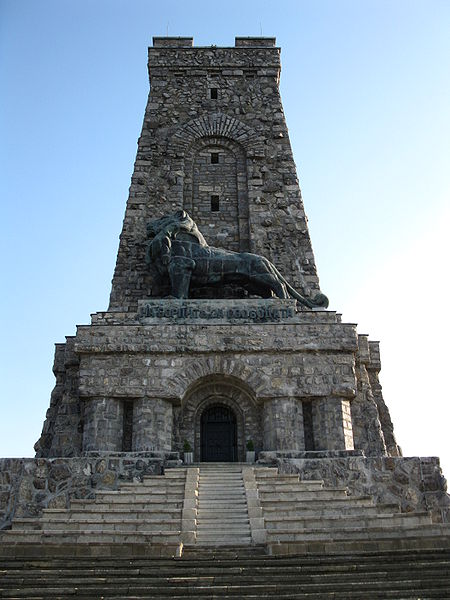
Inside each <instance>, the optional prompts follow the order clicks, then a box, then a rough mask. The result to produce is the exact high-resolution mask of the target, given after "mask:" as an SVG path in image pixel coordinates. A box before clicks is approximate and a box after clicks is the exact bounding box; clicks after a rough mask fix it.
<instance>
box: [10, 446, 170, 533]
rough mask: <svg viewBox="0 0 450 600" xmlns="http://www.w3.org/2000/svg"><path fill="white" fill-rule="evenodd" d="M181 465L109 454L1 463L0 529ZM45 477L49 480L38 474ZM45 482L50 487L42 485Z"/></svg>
mask: <svg viewBox="0 0 450 600" xmlns="http://www.w3.org/2000/svg"><path fill="white" fill-rule="evenodd" d="M166 464H171V465H177V464H181V461H179V460H178V457H177V455H176V454H170V453H159V454H158V453H155V452H149V453H146V452H144V453H133V454H124V453H120V454H117V455H111V454H106V455H105V454H104V455H103V456H101V457H100V456H98V455H96V453H92V455H91V456H86V457H78V458H56V459H42V458H41V459H33V458H2V459H0V477H1V479H2V480H3V481H8V483H4V484H3V488H4V489H2V490H1V491H0V529H2V528H4V527H7V526H8V525H9V524H10V522H11V520H12V519H13V518H14V517H32V516H36V515H39V514H40V512H41V511H42V509H43V508H67V507H68V506H69V502H70V499H71V498H78V499H81V498H92V497H93V495H94V492H95V490H96V489H117V487H118V485H119V482H120V481H141V480H142V477H143V476H144V475H154V474H156V475H159V474H160V473H161V471H162V469H163V468H164V465H166ZM38 473H39V474H40V475H41V476H42V475H43V473H46V476H45V478H42V477H39V478H37V477H36V475H37V474H38ZM43 482H44V483H45V485H43Z"/></svg>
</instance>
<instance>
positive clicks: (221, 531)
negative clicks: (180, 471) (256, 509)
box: [196, 463, 252, 546]
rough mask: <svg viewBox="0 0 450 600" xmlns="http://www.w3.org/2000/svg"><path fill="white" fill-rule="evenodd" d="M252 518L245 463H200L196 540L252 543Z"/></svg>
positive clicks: (200, 542)
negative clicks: (245, 476) (244, 470)
mask: <svg viewBox="0 0 450 600" xmlns="http://www.w3.org/2000/svg"><path fill="white" fill-rule="evenodd" d="M251 542H252V538H251V533H250V520H249V516H248V507H247V497H246V493H245V486H244V479H243V476H242V467H241V466H240V465H234V464H233V463H224V464H217V463H211V464H208V463H204V464H202V465H201V466H200V473H199V482H198V505H197V535H196V544H197V545H201V546H228V545H250V544H251Z"/></svg>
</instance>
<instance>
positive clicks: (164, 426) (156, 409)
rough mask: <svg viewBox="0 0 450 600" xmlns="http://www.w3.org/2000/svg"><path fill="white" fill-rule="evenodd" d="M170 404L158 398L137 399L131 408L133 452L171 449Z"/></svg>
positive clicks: (171, 417) (171, 423)
mask: <svg viewBox="0 0 450 600" xmlns="http://www.w3.org/2000/svg"><path fill="white" fill-rule="evenodd" d="M172 428H173V410H172V404H171V403H170V402H167V401H166V400H162V399H158V398H139V400H136V401H135V403H134V407H133V451H134V452H142V451H145V450H159V451H162V450H167V451H170V450H171V448H172Z"/></svg>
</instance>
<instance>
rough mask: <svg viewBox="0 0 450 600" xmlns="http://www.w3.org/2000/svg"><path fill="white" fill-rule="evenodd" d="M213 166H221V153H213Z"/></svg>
mask: <svg viewBox="0 0 450 600" xmlns="http://www.w3.org/2000/svg"><path fill="white" fill-rule="evenodd" d="M211 164H212V165H218V164H219V153H218V152H211Z"/></svg>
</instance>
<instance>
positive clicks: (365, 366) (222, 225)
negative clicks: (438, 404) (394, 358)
mask: <svg viewBox="0 0 450 600" xmlns="http://www.w3.org/2000/svg"><path fill="white" fill-rule="evenodd" d="M149 74H150V94H149V98H148V103H147V108H146V111H145V117H144V124H143V128H142V133H141V136H140V138H139V142H138V151H137V157H136V162H135V167H134V173H133V176H132V183H131V187H130V194H129V199H128V203H127V207H126V213H125V219H124V224H123V230H122V234H121V236H120V246H119V252H118V257H117V264H116V269H115V272H114V278H113V282H112V291H111V299H110V305H109V308H108V310H107V311H106V312H102V313H97V314H95V315H94V316H93V318H92V323H91V325H85V326H80V327H78V330H77V334H76V336H75V337H70V338H67V341H66V343H65V344H58V345H57V346H56V354H55V366H54V370H55V375H56V378H57V384H56V387H55V390H54V392H53V394H52V400H51V405H50V409H49V411H48V414H47V419H46V422H45V424H44V429H43V433H42V436H41V438H40V440H39V442H38V443H37V445H36V451H37V456H38V457H52V456H78V455H80V454H82V453H85V452H90V451H114V452H122V451H128V452H129V451H133V452H139V451H157V452H158V451H159V452H169V451H178V452H181V451H182V449H183V444H184V443H185V442H186V441H187V443H188V444H189V445H190V446H191V447H192V448H193V451H194V459H195V460H197V461H198V460H203V461H211V460H221V461H241V460H243V459H244V456H245V448H246V444H247V443H248V441H249V440H251V442H252V445H254V447H255V449H256V451H257V452H258V453H260V452H262V451H275V452H286V451H295V452H306V453H308V452H318V451H320V452H323V453H325V454H324V455H332V454H333V453H336V452H338V453H344V454H345V453H347V454H348V453H350V454H355V453H356V454H362V453H364V454H365V455H366V456H381V455H389V456H398V455H399V449H398V446H397V444H396V441H395V438H394V435H393V429H392V424H391V420H390V418H389V412H388V409H387V408H386V405H385V404H384V402H383V397H382V394H381V387H380V385H379V383H378V371H379V370H380V360H379V350H378V344H377V343H376V342H369V341H368V339H367V337H366V336H358V334H357V332H356V327H355V325H353V324H347V323H341V321H340V316H339V315H337V314H336V313H334V312H329V311H327V310H326V306H327V304H328V302H327V299H326V297H325V296H324V295H323V294H320V290H319V279H318V276H317V270H316V265H315V261H314V255H313V251H312V247H311V241H310V237H309V233H308V227H307V219H306V216H305V212H304V208H303V203H302V198H301V193H300V188H299V183H298V178H297V175H296V169H295V164H294V159H293V155H292V150H291V145H290V141H289V134H288V130H287V126H286V121H285V118H284V113H283V107H282V103H281V99H280V94H279V80H280V49H279V48H278V47H276V44H275V39H274V38H262V37H261V38H236V42H235V46H234V47H230V48H217V47H200V48H197V47H193V39H192V38H170V37H167V38H154V40H153V47H151V48H150V49H149ZM330 453H331V454H330Z"/></svg>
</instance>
